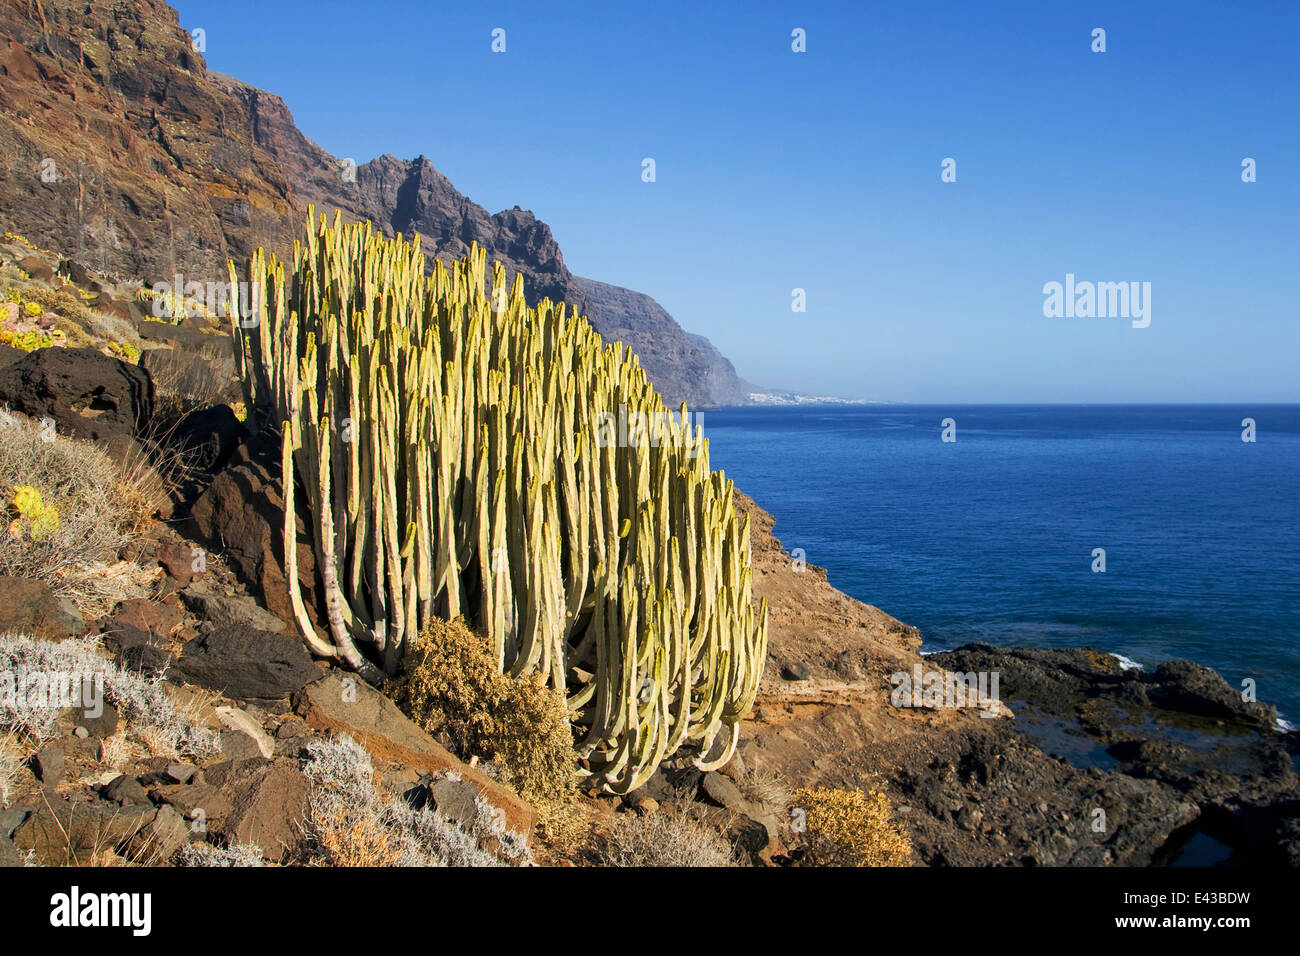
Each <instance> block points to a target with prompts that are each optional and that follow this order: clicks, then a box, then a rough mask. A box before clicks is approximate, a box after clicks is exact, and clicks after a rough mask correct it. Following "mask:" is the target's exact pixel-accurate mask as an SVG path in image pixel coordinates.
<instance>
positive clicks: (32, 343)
mask: <svg viewBox="0 0 1300 956" xmlns="http://www.w3.org/2000/svg"><path fill="white" fill-rule="evenodd" d="M62 341H63V333H61V332H57V331H55V332H46V331H45V330H43V329H32V330H31V331H29V332H0V344H3V345H7V346H9V347H10V348H11V349H17V350H18V351H20V352H35V351H36V350H37V349H48V348H53V347H54V346H56V345H59V344H60V343H61V342H62Z"/></svg>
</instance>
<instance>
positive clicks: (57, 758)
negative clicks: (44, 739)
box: [32, 743, 68, 787]
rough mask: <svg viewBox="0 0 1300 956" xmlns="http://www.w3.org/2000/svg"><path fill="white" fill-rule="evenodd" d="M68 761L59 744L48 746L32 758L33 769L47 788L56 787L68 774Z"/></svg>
mask: <svg viewBox="0 0 1300 956" xmlns="http://www.w3.org/2000/svg"><path fill="white" fill-rule="evenodd" d="M67 767H68V761H67V757H66V756H65V755H64V753H63V748H62V747H61V746H59V745H58V744H57V743H50V744H46V745H45V746H44V747H42V748H41V749H40V751H39V752H38V753H37V754H36V756H35V757H33V758H32V769H33V770H35V771H36V775H37V776H39V777H40V778H41V783H43V784H45V785H46V786H47V787H53V786H56V785H57V784H58V783H59V782H60V781H62V780H63V777H64V775H65V774H66V773H67Z"/></svg>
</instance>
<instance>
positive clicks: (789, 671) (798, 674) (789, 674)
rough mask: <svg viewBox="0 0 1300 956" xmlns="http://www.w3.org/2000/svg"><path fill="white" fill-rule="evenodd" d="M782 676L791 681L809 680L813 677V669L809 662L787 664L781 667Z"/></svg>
mask: <svg viewBox="0 0 1300 956" xmlns="http://www.w3.org/2000/svg"><path fill="white" fill-rule="evenodd" d="M781 676H782V677H783V678H784V679H785V680H789V681H797V680H807V679H808V678H810V677H812V669H811V668H810V667H809V666H808V665H807V664H786V665H785V666H784V667H782V668H781Z"/></svg>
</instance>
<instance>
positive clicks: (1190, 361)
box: [176, 0, 1300, 402]
mask: <svg viewBox="0 0 1300 956" xmlns="http://www.w3.org/2000/svg"><path fill="white" fill-rule="evenodd" d="M176 6H177V8H178V9H179V10H180V14H181V23H182V25H184V26H185V27H186V28H187V29H193V28H196V27H202V28H204V29H205V30H206V32H207V54H206V55H207V61H208V64H209V66H210V67H211V68H212V69H215V70H219V71H222V72H226V73H230V74H233V75H235V76H238V77H239V78H241V79H243V80H245V81H247V82H249V83H252V84H254V85H256V86H260V87H262V88H265V89H268V90H271V91H272V92H275V93H277V94H279V95H281V96H282V97H284V99H285V100H286V101H287V103H288V105H289V108H290V109H291V110H292V112H293V114H294V117H295V119H296V121H297V123H298V126H299V128H301V129H302V130H303V132H304V133H306V134H307V135H308V136H309V137H311V138H312V139H314V140H316V141H317V142H318V143H320V144H321V145H322V146H323V147H324V148H325V149H327V150H329V151H330V152H331V153H334V154H336V155H338V156H343V157H352V158H354V159H355V160H356V161H357V162H358V163H361V162H364V161H366V160H368V159H370V158H372V157H374V156H376V155H379V154H381V153H385V152H388V153H393V154H395V155H397V156H399V157H403V158H410V157H414V156H416V155H419V154H424V155H426V156H428V157H429V158H430V159H431V160H432V161H433V163H434V165H435V166H437V167H438V168H439V169H440V170H441V171H442V172H443V173H445V174H446V175H447V176H448V177H449V178H450V179H451V181H452V182H453V183H454V184H455V185H456V186H457V188H459V189H460V190H461V191H462V192H464V193H466V194H467V195H468V196H469V197H470V198H471V199H473V200H474V201H476V202H478V203H480V204H482V205H484V206H486V207H487V208H488V210H489V211H491V212H495V211H497V210H500V209H503V208H509V207H511V206H513V205H515V204H518V205H520V206H523V207H524V208H527V209H532V210H533V211H534V212H536V214H537V215H538V216H539V217H540V218H541V219H543V220H545V221H546V222H547V223H549V224H550V226H551V228H552V229H553V230H554V232H555V235H556V238H557V239H558V240H559V242H560V245H561V248H562V249H563V250H564V255H565V260H566V262H567V263H568V265H569V267H570V268H571V269H572V270H573V271H574V272H575V273H577V274H579V275H584V276H589V277H592V278H596V279H601V280H603V281H606V282H612V283H615V284H618V285H624V286H628V287H630V288H633V289H636V290H638V291H641V292H645V293H647V294H649V295H651V296H653V297H654V298H656V299H657V300H658V301H659V302H660V303H662V304H663V306H664V307H665V308H667V309H668V311H669V312H671V313H672V314H673V315H674V316H675V317H676V318H677V320H678V321H679V322H680V323H681V324H682V325H683V326H684V327H685V328H686V329H687V330H689V331H692V332H698V333H701V334H704V335H706V336H708V337H709V338H710V339H712V340H713V342H714V343H715V344H716V345H717V346H718V347H719V348H720V349H721V350H722V351H723V353H724V354H726V355H727V356H728V357H729V358H731V359H732V360H733V361H734V362H735V364H736V367H737V370H738V371H739V372H740V374H741V375H742V376H744V377H746V378H748V379H750V380H751V381H754V382H757V383H760V384H763V385H769V386H774V387H784V388H794V389H800V390H804V391H813V392H818V393H830V394H839V395H845V396H852V397H861V398H873V399H886V400H896V401H917V402H963V401H967V402H983V401H1010V402H1039V401H1046V402H1052V401H1062V402H1068V401H1086V402H1121V401H1238V400H1246V401H1300V386H1298V385H1297V379H1298V378H1300V376H1297V367H1298V366H1300V355H1298V352H1300V350H1298V348H1297V346H1298V345H1300V291H1298V288H1297V286H1298V283H1300V178H1298V177H1300V80H1298V78H1297V73H1298V70H1297V62H1300V54H1298V52H1297V51H1298V50H1300V4H1297V3H1294V2H1283V0H1277V2H1271V3H1257V2H1236V3H1232V4H1208V3H1196V2H1170V3H1144V2H1135V0H1126V2H1114V3H1064V2H1049V0H1035V2H1028V3H1000V4H983V3H971V2H965V0H959V2H927V3H888V4H884V3H861V4H859V3H843V4H834V3H785V4H780V3H744V4H741V3H734V4H733V3H707V4H706V3H699V2H690V3H676V2H656V3H650V4H638V3H617V4H615V3H609V2H605V3H583V4H578V3H556V2H541V0H529V2H524V3H436V2H434V3H431V2H427V0H425V2H420V0H413V2H375V3H370V4H364V3H356V2H354V0H350V2H347V3H337V2H327V0H322V2H314V3H278V2H277V3H266V2H256V3H254V2H247V0H179V2H178V3H176ZM496 27H501V28H504V29H505V30H506V52H505V53H504V54H494V53H493V52H491V49H490V44H491V35H490V34H491V31H492V30H493V28H496ZM795 27H802V28H803V29H805V30H806V31H807V48H808V49H807V52H806V53H802V54H796V53H794V52H792V51H791V49H790V44H791V38H790V33H791V30H792V29H794V28H795ZM1095 27H1102V28H1104V29H1105V30H1106V45H1107V51H1106V52H1105V53H1093V52H1092V51H1091V49H1090V47H1091V44H1092V38H1091V32H1092V30H1093V29H1094V28H1095ZM644 157H652V158H654V160H655V161H656V165H657V177H658V178H657V182H655V183H644V182H642V180H641V161H642V159H643V158H644ZM945 157H952V158H954V159H955V160H956V161H957V181H956V182H955V183H943V182H941V181H940V162H941V161H942V160H943V159H944V158H945ZM1244 157H1252V158H1254V159H1255V160H1256V161H1257V164H1258V181H1257V182H1255V183H1252V184H1245V183H1243V182H1242V181H1241V162H1242V159H1243V158H1244ZM1066 273H1074V274H1075V275H1076V276H1077V277H1078V279H1079V280H1092V281H1140V282H1150V283H1151V284H1152V293H1151V295H1152V302H1151V324H1150V327H1148V328H1145V329H1134V328H1132V327H1131V324H1130V322H1129V321H1127V320H1124V319H1121V318H1106V319H1102V318H1091V319H1077V318H1076V319H1062V318H1045V317H1044V316H1043V300H1044V296H1043V292H1042V288H1043V284H1044V283H1045V282H1049V281H1053V280H1055V281H1061V282H1063V281H1064V278H1065V275H1066ZM795 287H800V288H803V289H805V290H806V292H807V312H806V313H804V314H795V313H793V312H792V311H791V290H792V289H793V288H795Z"/></svg>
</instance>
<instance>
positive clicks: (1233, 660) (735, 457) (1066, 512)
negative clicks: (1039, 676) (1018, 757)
mask: <svg viewBox="0 0 1300 956" xmlns="http://www.w3.org/2000/svg"><path fill="white" fill-rule="evenodd" d="M1247 418H1249V419H1252V420H1253V421H1254V423H1255V426H1254V427H1255V439H1256V440H1255V441H1253V442H1246V441H1243V440H1242V435H1243V431H1244V430H1245V429H1244V427H1243V425H1242V420H1243V419H1247ZM944 419H952V420H953V422H954V423H955V431H954V434H955V438H956V440H955V441H952V442H945V441H943V440H941V436H942V432H943V426H942V424H941V423H942V422H943V420H944ZM699 421H700V424H702V425H703V427H704V433H705V435H706V436H707V437H708V439H709V450H710V458H711V463H712V465H713V467H715V468H721V469H724V470H725V471H726V473H727V475H728V477H730V478H733V479H735V482H736V486H737V487H738V488H739V489H740V490H742V491H744V492H745V493H746V494H748V495H750V496H751V497H752V498H754V499H755V501H757V502H758V504H759V505H760V506H761V507H763V508H765V509H766V510H768V511H770V512H772V514H773V515H775V516H776V528H775V529H774V533H775V534H776V536H777V537H778V538H779V539H780V540H781V542H782V544H783V545H784V546H785V547H786V549H787V550H789V549H794V548H802V549H803V552H804V554H805V556H806V559H807V561H808V562H809V563H810V564H817V565H821V566H823V567H825V568H827V570H828V571H829V574H830V581H831V583H832V584H833V585H834V586H835V587H837V588H839V589H840V590H842V591H844V592H846V593H848V594H851V595H852V596H854V597H856V598H858V599H860V600H862V601H866V602H868V603H870V604H874V605H876V606H877V607H879V608H881V609H882V610H884V611H886V612H888V613H889V614H892V615H894V616H895V617H897V618H899V619H900V620H902V621H905V622H906V623H908V624H912V625H915V626H916V627H918V628H920V630H921V633H922V637H923V638H924V641H925V643H924V645H923V650H925V651H935V650H946V649H950V648H953V647H957V646H959V645H961V644H965V643H969V642H971V641H987V642H988V643H990V644H996V645H1002V646H1027V647H1077V646H1091V647H1095V648H1097V649H1099V650H1102V651H1106V652H1109V653H1112V654H1116V655H1119V656H1121V657H1122V658H1127V659H1128V660H1130V661H1132V662H1135V663H1137V664H1140V665H1142V666H1144V667H1146V668H1148V669H1149V668H1152V667H1154V666H1155V665H1156V664H1157V663H1159V662H1160V661H1163V660H1168V659H1171V658H1186V659H1190V660H1193V661H1196V662H1197V663H1200V664H1204V665H1206V666H1209V667H1213V668H1215V669H1216V670H1218V671H1219V673H1221V674H1223V676H1224V677H1225V678H1227V680H1228V681H1229V682H1230V683H1231V684H1233V685H1234V686H1237V687H1241V686H1243V684H1242V682H1243V681H1245V680H1253V681H1254V686H1255V691H1256V695H1257V697H1258V699H1259V700H1261V701H1263V702H1264V703H1270V704H1274V705H1275V706H1276V707H1277V708H1278V710H1279V712H1280V714H1281V715H1282V716H1283V717H1284V718H1288V719H1289V720H1290V722H1292V723H1300V536H1298V534H1297V532H1298V531H1300V405H1213V406H1211V405H1041V406H1029V405H945V406H939V405H933V406H930V405H867V406H841V405H824V406H794V407H774V408H763V407H750V408H734V409H717V410H712V411H705V412H703V413H701V414H700V415H699ZM1096 549H1103V550H1104V568H1105V570H1104V571H1101V570H1100V567H1101V564H1100V562H1099V557H1100V556H1099V555H1098V553H1096ZM1094 569H1096V570H1094Z"/></svg>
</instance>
